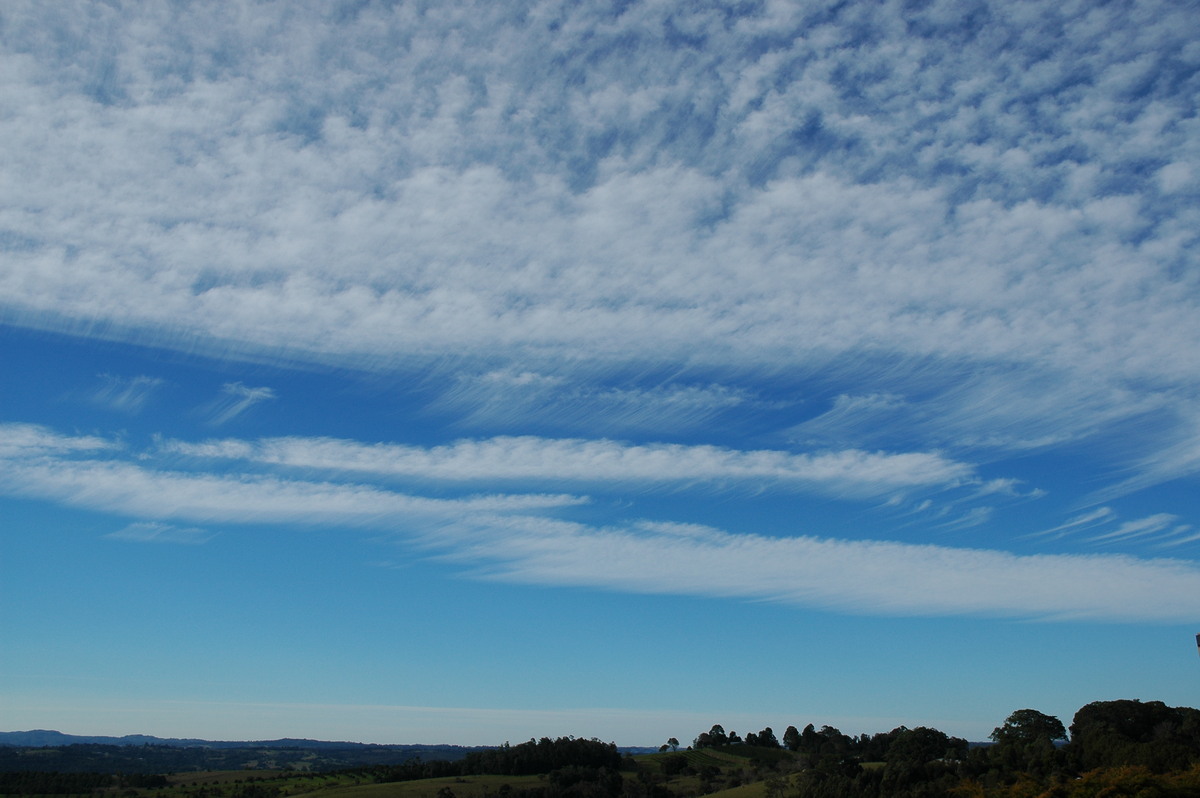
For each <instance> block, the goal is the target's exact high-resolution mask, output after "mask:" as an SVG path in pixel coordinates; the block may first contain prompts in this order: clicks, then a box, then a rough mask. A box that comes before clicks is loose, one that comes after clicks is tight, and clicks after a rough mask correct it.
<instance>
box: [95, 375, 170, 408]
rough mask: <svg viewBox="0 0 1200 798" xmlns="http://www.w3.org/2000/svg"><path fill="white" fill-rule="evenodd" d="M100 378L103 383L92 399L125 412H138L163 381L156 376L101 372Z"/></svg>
mask: <svg viewBox="0 0 1200 798" xmlns="http://www.w3.org/2000/svg"><path fill="white" fill-rule="evenodd" d="M100 379H101V380H102V381H103V382H104V385H103V386H102V387H100V388H99V389H98V390H97V391H96V392H95V393H94V394H93V396H92V399H93V401H95V402H96V403H97V404H102V405H105V406H107V407H111V408H112V409H114V410H120V411H122V412H125V413H138V412H140V411H141V410H142V408H143V407H145V406H146V403H147V402H148V401H150V399H151V397H152V396H153V395H154V393H155V391H157V390H158V389H159V388H161V387H162V385H163V382H164V381H163V380H161V379H159V378H157V377H147V376H144V375H141V376H137V377H119V376H115V375H112V374H101V375H100Z"/></svg>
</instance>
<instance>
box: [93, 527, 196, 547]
mask: <svg viewBox="0 0 1200 798" xmlns="http://www.w3.org/2000/svg"><path fill="white" fill-rule="evenodd" d="M105 537H106V538H111V539H112V540H124V541H129V542H132V543H176V544H184V545H199V544H201V543H207V542H208V541H209V540H211V539H212V537H213V533H211V532H208V531H206V530H203V529H197V528H196V527H177V526H172V525H170V524H163V523H158V522H154V521H142V522H138V523H133V524H129V525H128V526H125V527H122V528H121V529H118V530H117V531H116V532H112V533H110V534H108V535H105Z"/></svg>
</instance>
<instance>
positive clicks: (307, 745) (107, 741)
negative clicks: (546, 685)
mask: <svg viewBox="0 0 1200 798" xmlns="http://www.w3.org/2000/svg"><path fill="white" fill-rule="evenodd" d="M0 745H7V746H12V747H14V748H58V747H61V746H64V745H164V746H171V747H173V748H210V749H219V748H228V749H233V748H272V749H279V748H303V749H305V750H308V751H334V750H336V751H353V750H361V751H364V752H367V751H370V752H380V753H382V752H385V751H395V752H398V753H400V752H402V753H405V754H407V755H409V756H420V757H421V758H422V759H425V760H427V761H431V760H434V759H446V760H458V759H462V758H463V757H464V756H466V755H467V752H469V751H478V750H483V749H486V748H491V747H494V746H485V745H477V746H463V745H447V744H441V745H422V744H409V745H380V744H376V743H351V742H334V741H330V740H306V739H298V738H292V737H285V738H283V739H280V740H198V739H193V738H180V737H153V736H151V735H147V734H127V735H125V736H124V737H104V736H89V735H80V734H63V733H62V732H60V731H54V730H47V729H32V730H30V731H11V732H0ZM618 750H620V751H621V753H630V754H644V753H650V752H653V751H657V750H658V749H657V748H643V747H638V746H626V747H620V748H619V749H618Z"/></svg>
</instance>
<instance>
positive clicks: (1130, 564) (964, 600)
mask: <svg viewBox="0 0 1200 798" xmlns="http://www.w3.org/2000/svg"><path fill="white" fill-rule="evenodd" d="M425 543H426V545H428V546H429V547H430V548H432V549H435V550H442V551H445V552H446V554H445V556H446V557H447V558H449V559H451V560H452V561H455V562H460V563H464V564H471V565H474V566H475V567H476V568H477V570H475V571H474V573H475V574H476V575H477V576H480V577H486V578H494V579H502V580H511V581H515V582H522V583H530V584H542V585H571V586H586V587H595V588H604V589H609V590H620V591H633V592H645V593H669V594H683V595H698V596H713V597H731V598H742V599H764V600H771V601H780V602H784V603H789V604H798V605H801V606H810V607H812V606H816V607H827V608H834V609H838V610H843V611H848V612H854V613H868V614H882V615H987V616H1002V617H1019V618H1039V619H1051V620H1105V621H1155V622H1182V621H1184V620H1187V619H1191V618H1194V617H1195V615H1196V613H1197V612H1198V611H1200V568H1198V567H1197V566H1196V564H1195V563H1193V562H1188V561H1183V560H1168V559H1160V560H1149V559H1137V558H1133V557H1125V556H1116V555H1090V556H1084V555H1033V556H1022V555H1015V554H1010V553H1007V552H1001V551H991V550H985V549H965V548H950V547H946V546H933V545H912V544H906V543H898V542H887V541H850V540H831V539H823V538H816V537H805V536H797V537H787V538H769V537H764V536H760V535H732V534H728V533H726V532H723V531H720V530H717V529H708V528H697V527H692V526H677V527H676V528H674V529H667V528H665V525H662V524H655V525H650V524H642V525H636V524H634V525H629V526H624V527H608V528H594V527H588V526H585V525H581V524H573V523H568V522H564V521H557V520H550V519H540V520H530V519H526V518H519V517H518V518H509V519H504V520H501V519H497V520H495V521H494V522H493V523H491V524H488V525H486V526H482V527H478V528H469V527H467V526H465V525H454V526H450V527H445V528H443V529H442V530H440V531H439V532H438V533H436V534H431V535H429V536H427V537H426V538H425Z"/></svg>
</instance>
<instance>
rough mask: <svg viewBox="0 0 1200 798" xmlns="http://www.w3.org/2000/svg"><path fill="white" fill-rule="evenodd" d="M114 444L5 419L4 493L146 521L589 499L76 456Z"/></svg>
mask: <svg viewBox="0 0 1200 798" xmlns="http://www.w3.org/2000/svg"><path fill="white" fill-rule="evenodd" d="M112 449H113V447H112V446H111V445H107V444H106V443H105V442H103V441H100V440H97V439H94V438H67V437H64V436H58V435H55V434H53V433H51V432H49V431H47V430H45V429H43V428H40V427H33V426H30V425H13V424H7V425H0V457H2V458H3V459H2V460H0V463H2V464H3V466H4V468H3V469H2V470H0V492H3V493H6V494H8V495H15V496H23V497H30V498H38V499H47V500H51V501H58V502H62V503H64V504H67V505H70V506H74V507H84V508H88V509H92V510H99V511H103V512H109V513H116V514H120V515H127V516H134V517H138V518H152V519H173V520H185V521H192V522H228V523H302V524H334V525H350V526H375V527H384V528H395V527H397V526H403V524H404V523H405V522H407V521H410V520H414V519H417V520H422V519H423V520H428V519H431V518H442V519H445V518H457V517H459V516H463V515H467V514H471V513H479V512H488V513H496V512H502V513H503V512H536V511H539V510H544V509H549V508H557V507H565V506H571V505H576V504H580V503H582V502H584V501H586V500H585V499H584V498H581V497H578V496H568V495H557V494H514V495H505V494H494V495H471V496H463V497H457V498H448V499H443V498H429V497H423V496H412V495H407V494H403V493H397V492H394V491H389V490H385V489H382V488H378V487H374V486H371V485H361V484H337V483H331V482H310V481H305V480H298V479H281V478H275V477H270V476H262V475H252V474H236V473H235V474H211V473H199V474H197V473H189V472H183V471H169V470H156V469H154V468H151V467H145V466H142V465H134V464H132V463H128V462H123V461H120V460H100V459H87V458H75V457H70V455H74V454H76V453H80V452H82V453H85V454H89V455H90V454H95V453H96V452H97V451H99V452H104V451H111V450H112Z"/></svg>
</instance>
